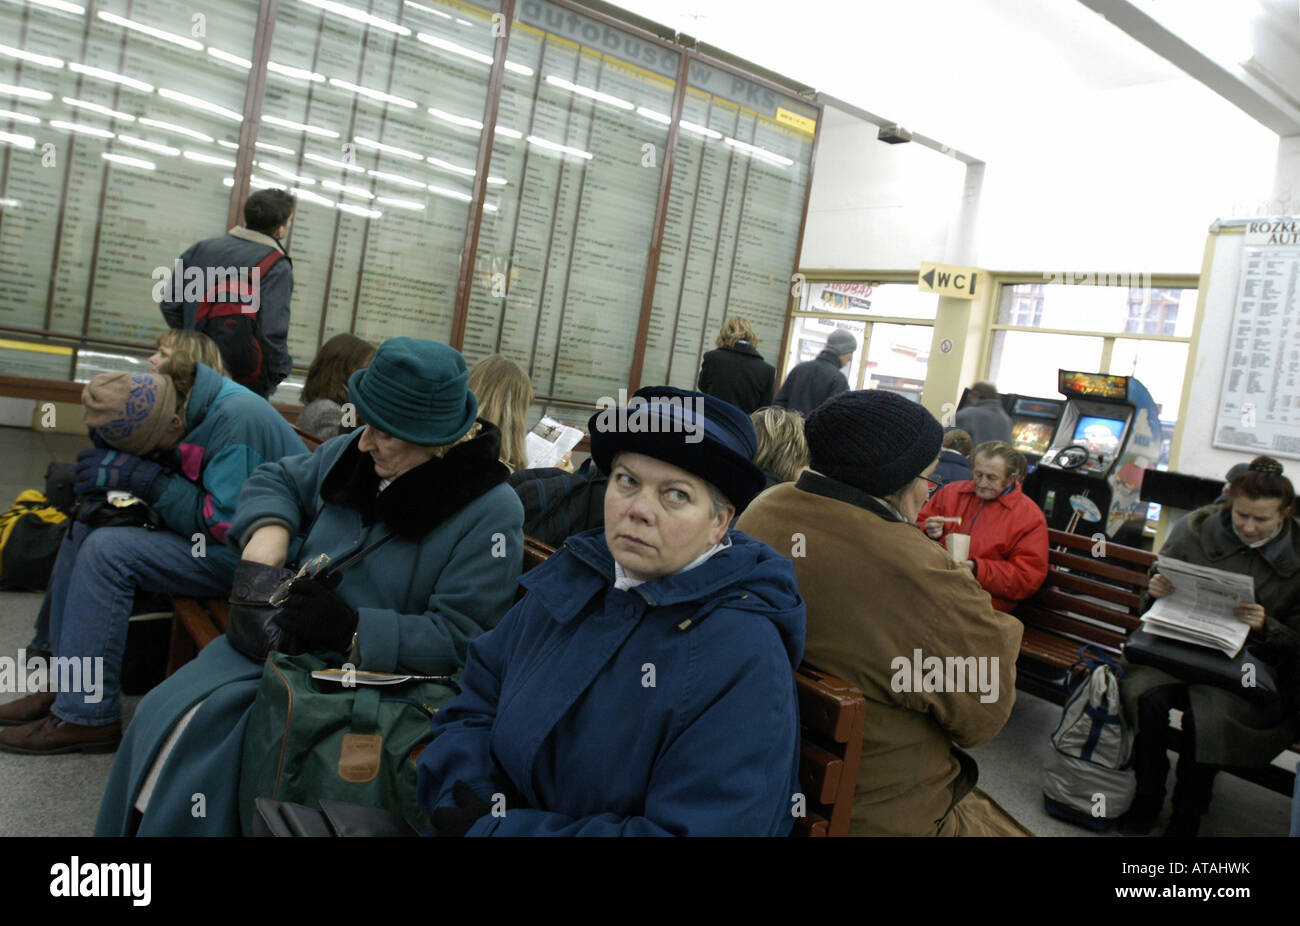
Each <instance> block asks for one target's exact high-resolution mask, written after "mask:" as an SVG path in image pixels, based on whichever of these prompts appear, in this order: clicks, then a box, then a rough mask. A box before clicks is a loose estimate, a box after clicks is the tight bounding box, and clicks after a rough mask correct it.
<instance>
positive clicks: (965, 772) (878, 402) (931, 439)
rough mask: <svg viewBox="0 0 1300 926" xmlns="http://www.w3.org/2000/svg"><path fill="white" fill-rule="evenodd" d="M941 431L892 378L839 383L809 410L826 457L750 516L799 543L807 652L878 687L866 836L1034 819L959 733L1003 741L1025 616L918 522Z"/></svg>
mask: <svg viewBox="0 0 1300 926" xmlns="http://www.w3.org/2000/svg"><path fill="white" fill-rule="evenodd" d="M941 433H942V429H941V428H940V427H939V422H937V421H935V420H934V416H932V415H931V414H930V413H929V412H928V411H926V410H925V409H924V408H923V407H921V406H920V405H917V404H916V403H914V402H910V401H908V400H907V399H905V398H903V397H902V396H900V395H896V394H895V393H892V392H885V391H883V390H879V389H869V390H859V391H855V392H845V393H842V394H840V395H838V396H835V397H834V398H832V399H828V400H827V401H826V402H825V403H824V404H823V405H821V406H820V407H819V408H818V409H817V410H816V411H815V412H813V413H812V415H811V417H809V418H808V422H807V424H806V426H805V434H806V435H807V438H808V449H809V450H810V451H811V452H812V470H811V471H809V472H805V473H803V474H802V475H801V476H800V477H799V481H798V482H795V483H793V484H791V483H788V482H787V483H782V484H781V485H777V486H773V487H772V488H770V489H768V490H767V491H766V492H764V493H763V495H762V496H761V497H760V498H758V499H757V500H756V501H755V502H754V504H753V505H751V506H750V507H749V510H748V511H746V512H745V514H744V515H743V516H742V517H741V518H740V520H739V521H738V522H737V527H738V528H739V529H740V530H743V531H745V532H746V533H748V534H750V535H751V536H753V537H756V538H761V539H762V540H765V541H766V542H768V543H770V544H773V545H774V546H777V548H778V549H781V550H783V551H787V550H788V551H790V554H791V558H792V560H793V562H794V570H795V574H796V575H797V576H798V577H799V589H800V591H801V593H802V594H803V595H804V597H805V598H806V599H807V602H808V651H807V657H808V664H809V665H811V666H814V667H816V668H817V669H820V670H822V671H823V672H829V673H830V674H832V675H834V676H836V677H838V678H842V679H844V680H845V681H846V682H848V683H849V684H851V685H855V686H857V687H858V688H859V689H861V691H862V693H863V694H864V695H865V696H866V699H867V715H866V720H865V723H864V725H863V736H862V763H861V765H860V766H859V769H858V784H857V791H856V792H855V794H854V801H853V817H852V820H851V821H850V823H849V833H850V834H851V835H854V836H1001V835H1027V834H1028V831H1027V830H1025V829H1024V827H1022V826H1020V825H1019V824H1018V823H1016V821H1015V820H1014V819H1013V818H1012V817H1011V816H1010V815H1009V814H1008V813H1007V812H1006V811H1004V810H1003V809H1002V808H1001V807H999V806H998V805H997V803H995V802H994V801H993V799H992V798H990V797H989V796H988V795H986V794H984V793H983V792H982V791H980V790H979V789H978V788H975V781H976V779H977V777H978V770H977V768H976V766H975V760H974V759H972V758H971V757H970V756H968V755H966V754H965V753H963V752H962V751H961V750H960V748H959V747H966V746H978V745H980V744H981V743H986V742H988V741H989V740H991V739H992V738H993V737H994V736H995V735H996V734H997V732H998V731H999V730H1001V729H1002V726H1003V724H1005V723H1006V722H1007V718H1008V717H1009V716H1010V715H1011V707H1012V705H1013V704H1014V702H1015V697H1016V692H1015V687H1016V656H1017V655H1018V654H1019V651H1020V635H1021V632H1022V627H1021V625H1020V622H1019V621H1017V620H1016V619H1015V618H1013V617H1009V616H1008V615H1006V614H1001V613H999V612H997V611H995V610H994V609H993V607H992V606H991V605H990V604H989V597H988V595H986V594H985V593H984V592H983V591H981V590H980V587H979V586H978V585H977V584H976V583H975V582H974V581H972V580H971V576H970V573H969V572H967V571H966V570H965V569H964V568H962V567H961V566H959V565H957V564H956V563H954V562H952V560H950V559H948V558H947V557H946V556H945V555H944V553H943V551H942V550H940V549H938V548H936V547H935V546H934V544H932V543H931V542H930V541H928V540H926V539H925V537H924V536H922V534H921V532H920V531H918V530H917V529H916V527H915V526H914V525H913V523H912V521H913V519H914V518H915V517H916V513H917V511H919V510H920V508H921V504H922V503H923V502H924V501H925V498H926V495H927V493H928V492H929V481H928V477H929V476H930V475H931V474H932V473H933V471H934V468H935V464H936V459H937V457H938V456H939V441H940V436H941ZM936 661H937V663H938V666H939V669H938V671H936V669H935V663H936Z"/></svg>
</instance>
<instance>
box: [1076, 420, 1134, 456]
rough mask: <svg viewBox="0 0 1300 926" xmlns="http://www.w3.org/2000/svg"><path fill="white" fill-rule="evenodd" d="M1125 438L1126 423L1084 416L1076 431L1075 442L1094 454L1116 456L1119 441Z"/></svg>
mask: <svg viewBox="0 0 1300 926" xmlns="http://www.w3.org/2000/svg"><path fill="white" fill-rule="evenodd" d="M1123 436H1124V422H1123V420H1121V419H1118V418H1098V417H1096V416H1095V415H1084V416H1083V417H1082V418H1080V419H1079V424H1078V426H1077V427H1075V429H1074V442H1075V443H1076V444H1084V445H1085V446H1087V448H1088V449H1089V450H1090V451H1092V452H1093V453H1104V454H1106V455H1107V456H1114V455H1115V454H1116V453H1118V452H1119V441H1120V438H1121V437H1123Z"/></svg>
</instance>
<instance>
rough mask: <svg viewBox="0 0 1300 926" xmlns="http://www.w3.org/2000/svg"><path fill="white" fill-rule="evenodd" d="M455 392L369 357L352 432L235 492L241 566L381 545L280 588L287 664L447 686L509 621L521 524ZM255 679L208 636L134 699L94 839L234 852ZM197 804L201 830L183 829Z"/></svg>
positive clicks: (501, 473) (448, 365)
mask: <svg viewBox="0 0 1300 926" xmlns="http://www.w3.org/2000/svg"><path fill="white" fill-rule="evenodd" d="M468 375H469V374H468V370H467V369H466V366H465V361H464V358H462V357H461V355H460V354H459V353H458V352H457V351H455V350H453V349H452V348H450V347H447V346H446V345H445V344H438V343H436V342H433V341H425V340H419V339H415V338H392V339H390V340H388V341H385V342H384V344H383V346H381V347H380V348H379V350H378V352H377V353H376V354H375V358H374V360H373V362H372V363H371V364H370V366H369V367H367V368H366V369H364V370H358V371H357V372H356V373H354V374H353V375H352V379H351V383H350V391H351V399H352V401H353V402H354V403H355V404H356V406H357V411H358V413H359V414H360V416H361V417H362V418H363V419H364V420H365V421H366V427H365V428H364V429H362V430H361V431H359V432H358V433H356V434H351V435H340V436H339V437H336V438H334V439H333V440H330V441H327V442H326V443H324V444H323V445H322V446H321V447H320V448H318V449H317V450H316V451H315V452H314V453H311V454H304V455H302V456H299V457H297V458H294V459H290V460H283V461H280V462H279V463H275V464H268V465H266V466H262V467H260V468H259V469H258V470H256V471H255V472H254V473H253V475H252V476H250V477H249V479H248V481H247V483H246V484H245V485H244V490H243V492H242V493H241V494H240V498H239V506H238V511H237V515H236V517H235V521H234V523H233V524H232V525H231V528H230V537H231V539H232V542H235V543H238V544H240V545H242V546H243V558H244V559H246V560H253V561H256V562H259V563H265V564H267V565H272V566H280V565H283V564H284V563H285V562H286V561H290V560H296V561H299V562H307V561H308V560H310V559H312V558H313V557H316V556H317V555H319V554H321V553H325V554H328V555H329V557H330V561H331V562H335V563H337V562H339V561H341V560H343V559H345V558H347V557H348V556H350V555H351V554H353V553H355V552H358V551H362V550H366V549H368V548H370V547H372V546H373V545H374V544H375V543H376V542H377V541H380V540H383V539H384V538H385V537H388V538H389V541H388V542H386V545H385V546H384V547H383V551H382V553H376V554H375V555H372V556H364V557H362V558H360V559H358V560H357V561H356V562H355V564H354V565H353V566H351V567H350V568H348V569H347V570H346V571H345V572H343V573H342V581H341V582H340V583H339V584H338V585H337V587H332V585H331V583H329V582H325V581H320V580H317V579H299V580H297V581H295V582H294V583H293V585H292V587H291V592H290V595H289V598H288V600H287V601H286V602H285V604H284V614H283V615H282V616H281V619H280V623H281V626H282V627H283V628H284V629H285V630H286V631H288V632H289V633H290V634H291V636H292V637H293V638H294V639H295V640H296V641H297V642H298V644H299V645H300V647H301V649H300V650H299V651H306V652H319V653H336V654H348V661H350V662H351V663H352V664H354V665H355V666H356V667H357V668H358V669H360V670H365V671H377V672H393V671H401V672H408V673H413V674H423V675H442V674H450V673H453V672H454V671H455V670H457V669H458V668H459V667H460V666H461V665H463V664H464V661H465V654H466V648H467V647H468V645H469V642H470V641H471V640H472V639H473V638H474V637H476V636H478V635H479V634H481V633H482V632H484V631H485V630H487V629H489V628H490V627H492V626H493V625H494V624H496V622H497V621H498V620H499V619H500V618H501V615H502V614H504V613H505V611H506V609H507V607H509V605H510V602H511V600H512V599H513V598H514V594H515V586H516V583H517V580H518V575H519V568H520V563H521V561H522V559H523V534H522V531H521V530H520V524H521V523H522V520H523V511H522V509H521V507H520V505H519V500H518V498H517V497H516V496H515V494H514V492H513V491H511V490H510V488H509V486H507V485H505V479H506V475H507V470H506V467H505V466H504V465H502V464H501V463H500V461H499V460H498V456H499V454H500V436H499V432H498V431H497V429H496V427H495V426H493V425H491V424H489V423H486V422H483V421H477V420H476V419H477V410H478V401H477V399H475V397H474V394H473V393H472V392H470V391H469V389H468V388H467V387H466V380H467V378H468ZM498 553H499V554H500V555H498ZM261 675H262V663H260V662H255V661H253V660H252V659H249V658H247V657H245V656H243V655H241V654H240V653H238V652H236V651H235V650H234V649H233V648H232V647H231V646H230V644H229V642H228V641H227V640H226V638H225V637H219V638H218V639H216V640H214V641H213V642H212V643H210V644H208V645H207V646H206V647H205V648H204V649H203V651H202V652H201V653H200V654H199V656H198V658H197V659H195V660H194V661H193V662H191V663H188V664H187V665H185V666H184V667H182V669H181V670H180V671H179V672H177V673H176V674H175V675H173V676H172V677H171V678H169V679H168V680H167V681H166V682H164V683H163V684H162V685H160V686H159V687H158V688H156V689H154V690H153V691H152V692H150V693H149V695H148V696H147V697H146V698H145V699H144V700H143V701H142V702H141V703H140V706H139V708H138V709H137V711H136V715H135V718H134V720H133V721H132V723H131V727H130V729H129V730H128V731H127V736H126V738H125V740H124V741H123V746H122V750H121V752H119V754H118V757H117V761H116V763H115V764H114V766H113V772H112V775H111V777H110V779H109V783H108V789H107V791H106V793H105V796H104V801H103V804H102V805H101V807H100V813H99V822H98V824H97V825H96V828H95V832H96V833H97V834H99V835H122V834H129V833H131V832H133V831H138V833H139V834H140V835H238V834H239V804H238V784H239V769H240V750H241V745H242V741H243V732H244V728H245V727H246V725H247V718H248V713H249V709H250V706H251V704H252V701H253V698H254V696H255V695H256V692H257V688H258V681H259V679H260V678H261ZM178 725H180V726H181V729H180V730H177V727H178ZM164 742H166V743H167V746H166V747H165V750H166V751H165V755H164V757H163V758H157V757H158V755H159V750H160V748H162V747H163V746H164ZM173 742H174V744H173ZM196 793H202V794H203V795H204V796H205V802H204V803H205V815H204V816H202V817H198V816H193V815H191V813H190V808H191V798H192V795H194V794H196ZM137 810H139V811H140V812H141V814H142V816H139V817H137V814H136V811H137ZM137 819H138V820H139V823H138V829H137V826H136V820H137Z"/></svg>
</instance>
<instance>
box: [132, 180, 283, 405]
mask: <svg viewBox="0 0 1300 926" xmlns="http://www.w3.org/2000/svg"><path fill="white" fill-rule="evenodd" d="M293 210H294V199H293V197H292V196H291V195H290V194H289V193H288V191H287V190H279V189H270V190H258V191H257V192H256V193H254V194H253V195H251V196H249V197H248V199H247V200H245V201H244V224H243V225H237V226H235V227H234V228H232V229H231V230H230V231H228V232H226V234H224V235H218V236H217V237H215V238H207V239H204V240H203V241H200V242H198V243H197V244H193V245H191V246H190V248H189V250H187V251H186V252H185V253H184V254H182V255H181V256H180V257H179V258H177V260H176V262H175V264H174V265H173V267H172V268H171V270H172V273H171V278H170V280H167V279H161V280H158V282H157V283H156V284H155V285H154V300H155V301H156V302H158V304H159V306H158V307H159V308H160V309H161V310H162V314H163V318H164V319H166V321H167V326H168V327H169V328H187V329H190V330H193V331H201V332H202V333H204V334H206V335H208V336H209V337H210V338H212V339H213V340H214V341H216V342H217V346H218V348H220V350H221V357H222V360H223V361H224V362H225V364H226V369H227V370H228V371H229V374H228V375H229V376H230V378H231V379H233V380H234V381H235V382H237V383H239V384H240V385H241V386H244V387H246V388H247V389H250V390H252V391H253V392H255V393H257V394H258V395H260V396H262V397H263V398H266V397H269V396H270V395H271V393H273V392H275V387H276V386H278V385H279V384H280V381H281V380H282V379H284V378H285V377H286V376H288V375H289V373H290V372H291V371H292V370H293V358H292V357H290V356H289V346H288V343H287V339H288V336H289V301H290V299H291V298H292V297H293V265H292V264H291V262H290V260H289V255H288V252H287V251H285V248H284V245H283V244H281V241H282V240H283V239H284V237H285V236H286V235H287V234H288V233H289V225H290V223H291V222H292V221H293ZM155 278H157V275H155Z"/></svg>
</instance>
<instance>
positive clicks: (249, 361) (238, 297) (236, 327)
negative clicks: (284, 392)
mask: <svg viewBox="0 0 1300 926" xmlns="http://www.w3.org/2000/svg"><path fill="white" fill-rule="evenodd" d="M283 257H284V254H283V253H282V252H281V251H272V252H271V253H270V254H267V255H266V256H265V257H263V258H262V259H261V261H259V262H258V264H257V271H258V273H257V279H258V281H259V282H260V281H261V280H264V279H266V274H267V273H268V272H269V271H270V269H271V268H272V267H274V266H275V265H276V264H277V263H278V262H279V261H280V260H281V258H283ZM254 295H256V296H257V297H258V303H257V305H258V308H257V309H251V308H249V307H250V305H251V304H252V300H253V297H254ZM261 304H262V303H261V293H260V292H258V291H257V288H256V287H255V286H254V285H252V284H251V283H246V282H245V281H244V280H243V279H236V280H235V281H234V282H233V285H232V284H231V282H230V281H229V280H222V281H220V282H219V283H217V285H216V286H214V287H212V288H211V289H210V290H208V291H207V292H206V293H204V295H203V301H202V302H200V303H199V307H198V311H197V312H196V313H195V315H194V330H195V331H199V332H201V333H203V334H206V335H207V336H208V337H210V338H212V340H213V341H215V342H216V344H217V349H218V350H220V351H221V359H222V360H224V361H225V364H226V375H228V376H229V377H230V378H231V379H233V380H234V381H235V382H237V383H239V384H240V385H241V386H247V387H248V388H249V389H251V390H253V391H254V392H256V393H257V394H258V395H266V394H267V393H268V392H270V389H271V380H270V371H269V370H267V367H266V350H265V347H264V342H263V340H262V326H261V322H260V320H259V316H260V314H261V311H260V309H261Z"/></svg>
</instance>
